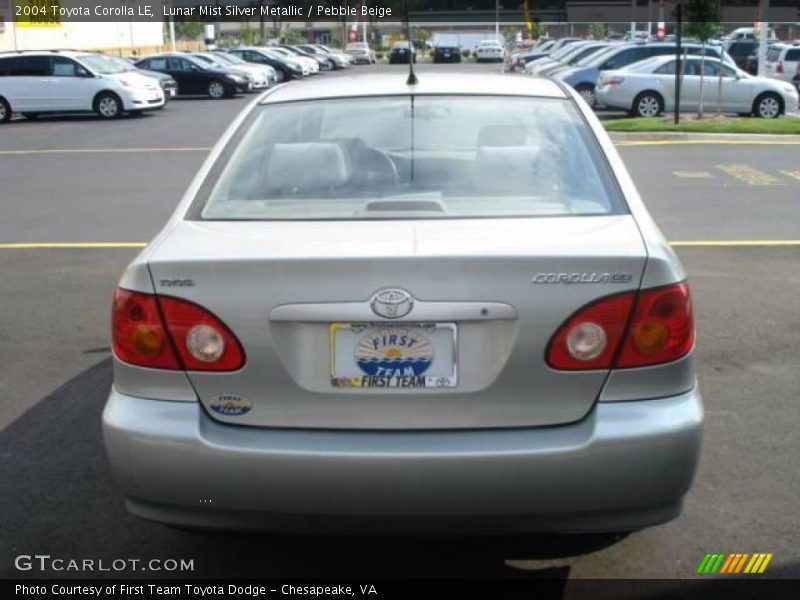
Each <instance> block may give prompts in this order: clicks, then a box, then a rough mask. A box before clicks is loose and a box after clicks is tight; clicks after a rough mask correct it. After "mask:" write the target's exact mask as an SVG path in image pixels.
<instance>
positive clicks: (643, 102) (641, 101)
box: [631, 91, 664, 119]
mask: <svg viewBox="0 0 800 600" xmlns="http://www.w3.org/2000/svg"><path fill="white" fill-rule="evenodd" d="M663 112H664V99H663V98H662V97H661V94H659V93H658V92H651V91H646V92H642V93H640V94H639V95H638V96H636V98H635V99H634V100H633V106H632V108H631V113H632V114H633V115H634V116H637V117H643V118H646V119H649V118H653V117H657V116H658V115H660V114H661V113H663Z"/></svg>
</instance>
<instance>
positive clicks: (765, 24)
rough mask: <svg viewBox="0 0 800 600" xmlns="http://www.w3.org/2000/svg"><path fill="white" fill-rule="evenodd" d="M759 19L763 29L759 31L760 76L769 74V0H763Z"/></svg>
mask: <svg viewBox="0 0 800 600" xmlns="http://www.w3.org/2000/svg"><path fill="white" fill-rule="evenodd" d="M758 20H759V21H760V26H761V29H760V30H759V32H758V76H759V77H765V76H766V74H767V71H766V69H767V36H768V34H769V0H761V10H760V11H759V17H758Z"/></svg>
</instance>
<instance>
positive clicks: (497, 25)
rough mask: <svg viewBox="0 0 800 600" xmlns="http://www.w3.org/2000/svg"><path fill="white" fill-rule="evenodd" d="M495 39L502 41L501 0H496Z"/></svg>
mask: <svg viewBox="0 0 800 600" xmlns="http://www.w3.org/2000/svg"><path fill="white" fill-rule="evenodd" d="M494 39H495V40H497V41H498V42H499V41H500V0H494Z"/></svg>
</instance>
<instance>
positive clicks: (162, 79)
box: [103, 54, 178, 103]
mask: <svg viewBox="0 0 800 600" xmlns="http://www.w3.org/2000/svg"><path fill="white" fill-rule="evenodd" d="M103 59H104V60H105V61H106V62H107V63H108V64H109V65H113V66H114V67H116V68H119V69H120V70H121V71H124V72H128V73H138V74H139V75H144V76H145V77H150V78H151V79H155V80H156V81H157V82H158V84H159V85H160V86H161V89H162V90H164V102H165V103H166V102H167V101H168V100H169V99H170V98H174V97H175V96H177V95H178V82H177V81H175V80H174V79H173V78H172V77H170V76H169V75H167V74H166V73H159V72H158V71H148V70H147V69H139V68H138V67H136V66H135V65H134V63H135V62H136V61H130V60H126V59H124V58H117V57H116V56H108V55H105V54H104V55H103Z"/></svg>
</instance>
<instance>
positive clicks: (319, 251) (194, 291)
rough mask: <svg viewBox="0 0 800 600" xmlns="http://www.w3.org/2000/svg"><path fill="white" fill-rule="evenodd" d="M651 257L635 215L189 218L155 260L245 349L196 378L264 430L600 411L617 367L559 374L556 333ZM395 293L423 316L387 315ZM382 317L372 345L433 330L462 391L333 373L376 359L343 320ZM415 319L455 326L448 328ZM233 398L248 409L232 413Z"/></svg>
mask: <svg viewBox="0 0 800 600" xmlns="http://www.w3.org/2000/svg"><path fill="white" fill-rule="evenodd" d="M645 260H646V252H645V248H644V244H643V242H642V239H641V236H640V233H639V230H638V228H637V226H636V223H635V222H634V220H633V217H631V216H630V215H618V216H592V217H555V218H538V219H536V218H534V219H461V220H426V221H392V220H386V221H347V222H332V221H328V222H319V221H304V222H297V221H292V222H197V221H182V222H180V223H179V224H177V225H176V227H175V229H173V230H172V231H171V232H170V233H169V235H168V236H167V237H166V238H165V239H163V240H161V241H160V242H158V243H157V244H156V246H155V247H154V249H153V251H152V253H151V258H150V263H149V267H150V270H151V274H152V277H153V281H154V284H155V287H156V291H157V293H159V294H163V295H170V296H176V297H181V298H186V299H188V300H191V301H193V302H196V303H197V304H200V305H201V306H203V307H205V308H207V309H208V310H210V311H212V312H213V313H214V314H216V315H217V316H218V317H219V318H220V319H222V320H223V321H224V322H225V323H226V324H227V325H228V327H230V329H231V330H232V331H233V332H234V333H235V335H236V336H237V337H238V338H239V340H240V341H241V343H242V345H243V347H244V350H245V353H246V356H247V360H246V364H245V366H244V367H243V368H242V369H241V370H240V371H237V372H235V373H198V372H190V373H189V374H188V376H189V378H190V380H191V383H192V385H193V386H194V388H195V390H196V391H197V394H198V396H199V398H200V401H201V402H202V403H203V405H204V406H205V408H206V409H207V412H208V414H209V415H210V416H211V417H213V418H215V419H218V420H220V421H225V422H230V423H236V424H240V425H252V426H263V427H291V428H347V429H448V428H494V427H523V426H525V427H526V426H544V425H555V424H562V423H568V422H573V421H576V420H579V419H581V418H582V417H584V416H585V415H586V414H587V412H588V411H589V410H590V409H591V407H592V406H593V404H594V402H595V400H596V398H597V397H598V395H599V393H600V390H601V388H602V385H603V383H604V381H605V379H606V376H607V374H608V373H607V371H605V370H601V371H588V372H563V371H556V370H553V369H551V368H549V367H548V366H547V364H546V362H545V350H546V347H547V344H548V342H549V340H550V338H551V336H552V335H553V333H554V332H555V331H556V330H557V329H558V327H559V326H560V325H561V324H562V323H563V322H564V321H565V320H566V319H567V317H569V316H570V314H572V313H573V312H574V311H575V310H577V309H578V308H580V307H581V306H583V305H585V304H587V303H589V302H590V301H592V300H594V299H596V298H599V297H602V296H606V295H609V294H613V293H617V292H622V291H625V290H629V289H636V288H637V287H638V284H639V281H640V279H641V275H642V271H643V268H644V265H645ZM605 274H616V275H617V276H616V277H605ZM620 274H621V275H620ZM386 289H400V290H405V291H406V292H408V293H409V294H410V295H411V296H412V297H413V303H414V304H413V308H412V309H411V312H410V313H408V315H407V316H404V317H402V318H399V319H391V320H389V319H384V318H383V317H381V316H378V315H377V314H376V313H375V312H374V310H373V308H372V306H371V302H372V301H373V300H374V299H375V294H376V293H377V292H379V291H381V290H386ZM367 321H371V322H373V324H374V325H373V326H372V328H366V329H364V330H362V329H359V328H358V327H357V328H356V331H355V333H353V335H355V337H356V338H357V337H358V336H359V335H361V334H362V331H363V332H366V333H364V335H366V334H374V333H375V332H376V330H379V333H380V332H382V333H380V335H378V336H377V338H376V337H375V336H374V335H373V337H372V338H370V339H369V340H368V342H367V345H370V344H373V342H374V348H373V349H378V348H379V346H380V344H381V343H380V341H378V340H379V339H383V340H384V341H385V340H386V339H387V337H386V335H385V334H386V333H387V332H388V333H392V332H393V331H394V333H396V334H398V335H400V334H403V333H405V334H408V335H412V337H413V334H416V333H420V332H422V333H423V334H424V336H423V338H424V337H428V338H431V339H432V341H431V344H432V347H433V348H434V350H435V352H436V356H437V359H436V360H440V361H443V362H441V364H442V365H444V367H443V368H444V369H445V371H446V370H447V368H448V365H450V364H453V365H455V373H454V375H455V376H456V377H457V380H456V385H455V387H441V388H430V387H409V388H403V389H395V388H353V387H346V386H344V385H334V384H333V382H332V369H339V370H340V371H341V369H343V368H344V367H343V366H342V365H343V364H344V362H346V361H348V360H349V356H351V354H352V353H353V352H355V354H354V355H353V356H354V360H356V362H352V363H351V364H350V365H349V368H356V369H357V368H360V367H357V366H354V365H356V364H357V360H361V359H362V358H364V357H363V356H360V355H358V352H360V351H359V350H357V349H356V350H355V351H354V350H353V348H358V347H361V346H358V344H357V340H356V341H355V342H352V343H353V344H356V345H355V346H348V345H347V344H348V343H350V342H349V341H348V340H347V339H345V338H344V337H342V338H336V340H335V341H334V342H332V339H333V336H334V332H332V329H331V323H339V324H347V323H364V322H367ZM410 323H413V324H420V323H441V324H444V325H443V326H442V328H441V329H443V331H439V332H438V333H437V334H432V333H431V331H429V330H426V329H418V328H416V327H415V326H411V329H410V330H409V327H410V325H409V324H410ZM337 327H341V325H339V326H337ZM345 327H346V325H345ZM384 327H385V329H381V328H384ZM334 329H336V328H334ZM389 329H391V330H392V331H389ZM398 329H399V330H401V331H397V330H398ZM409 331H410V333H409ZM449 332H452V333H449ZM350 333H352V332H349V333H348V332H345V333H341V332H338V333H336V334H335V335H341V336H345V335H350ZM450 335H452V336H453V337H452V338H450V337H448V336H450ZM381 336H383V337H381ZM437 336H438V337H437ZM433 338H436V339H433ZM448 344H452V348H451V349H448ZM332 345H333V347H334V348H339V350H337V351H336V352H337V353H338V354H336V356H334V357H333V358H332V350H331V348H332ZM362 346H363V344H362ZM342 348H344V350H342ZM380 348H383V346H380ZM451 351H452V357H450V356H449V355H448V352H451ZM368 352H370V350H368ZM423 354H424V353H423ZM359 356H360V358H359ZM420 356H422V355H420ZM426 356H428V355H426ZM426 356H422V359H425V358H426ZM367 358H369V357H367ZM418 358H419V357H418ZM428 358H429V356H428ZM336 361H339V365H338V366H332V363H333V362H336ZM358 364H364V363H358ZM409 372H410V371H409ZM440 374H441V373H440ZM231 398H233V399H234V404H235V405H236V406H237V407H239V408H238V409H237V410H235V411H229V412H234V413H236V414H220V412H219V411H218V410H217V407H218V406H219V404H220V402H224V401H225V400H226V399H228V400H229V399H231ZM240 409H241V410H240Z"/></svg>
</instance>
